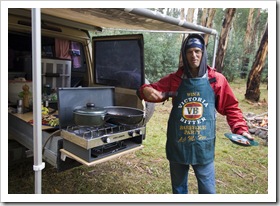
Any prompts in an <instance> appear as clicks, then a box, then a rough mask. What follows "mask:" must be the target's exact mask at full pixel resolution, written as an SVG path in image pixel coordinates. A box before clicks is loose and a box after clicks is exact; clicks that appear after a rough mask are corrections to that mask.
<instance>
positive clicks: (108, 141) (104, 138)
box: [101, 137, 111, 143]
mask: <svg viewBox="0 0 280 206" xmlns="http://www.w3.org/2000/svg"><path fill="white" fill-rule="evenodd" d="M101 140H102V141H103V142H104V143H110V142H111V139H110V138H109V137H103V138H101Z"/></svg>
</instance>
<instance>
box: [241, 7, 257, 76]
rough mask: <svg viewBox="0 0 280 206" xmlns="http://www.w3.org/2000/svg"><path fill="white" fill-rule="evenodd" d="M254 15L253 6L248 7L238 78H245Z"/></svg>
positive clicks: (248, 61)
mask: <svg viewBox="0 0 280 206" xmlns="http://www.w3.org/2000/svg"><path fill="white" fill-rule="evenodd" d="M253 16H254V8H250V10H249V15H248V20H247V28H246V33H245V39H244V53H243V57H242V67H241V73H240V78H241V79H245V78H246V76H247V72H248V66H249V63H250V53H251V51H252V50H251V46H250V44H249V43H250V37H251V33H252V21H253Z"/></svg>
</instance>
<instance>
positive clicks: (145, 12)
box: [124, 8, 218, 34]
mask: <svg viewBox="0 0 280 206" xmlns="http://www.w3.org/2000/svg"><path fill="white" fill-rule="evenodd" d="M124 11H125V12H128V13H132V14H137V15H139V16H144V17H147V18H150V19H154V20H158V21H162V22H167V23H169V24H173V25H177V26H181V27H184V28H187V29H193V30H195V31H199V32H203V33H206V34H216V33H218V32H217V31H216V30H215V29H209V28H207V27H203V26H199V25H197V24H193V23H190V22H187V21H185V20H180V19H177V18H174V17H171V16H167V15H164V14H162V13H160V12H157V11H152V10H149V9H144V8H125V9H124Z"/></svg>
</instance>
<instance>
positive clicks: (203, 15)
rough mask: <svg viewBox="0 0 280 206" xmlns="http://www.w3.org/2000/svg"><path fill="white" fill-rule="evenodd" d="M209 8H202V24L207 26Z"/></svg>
mask: <svg viewBox="0 0 280 206" xmlns="http://www.w3.org/2000/svg"><path fill="white" fill-rule="evenodd" d="M208 10H209V9H203V10H202V16H201V20H200V22H201V23H200V25H201V26H204V27H206V23H207V17H208Z"/></svg>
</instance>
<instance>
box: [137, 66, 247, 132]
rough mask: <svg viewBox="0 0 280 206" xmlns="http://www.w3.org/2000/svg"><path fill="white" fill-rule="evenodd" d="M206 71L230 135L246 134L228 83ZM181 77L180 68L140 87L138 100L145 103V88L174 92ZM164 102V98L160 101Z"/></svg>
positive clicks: (245, 126)
mask: <svg viewBox="0 0 280 206" xmlns="http://www.w3.org/2000/svg"><path fill="white" fill-rule="evenodd" d="M207 69H208V79H213V78H215V79H216V82H214V83H212V84H211V87H212V88H213V90H214V92H215V95H216V110H217V111H218V112H219V113H220V114H222V115H226V118H227V122H228V125H229V126H230V128H231V131H232V133H235V134H242V133H243V132H248V127H247V123H246V121H245V120H244V118H243V114H242V111H241V110H240V108H239V107H238V100H237V99H236V97H235V96H234V94H233V92H232V89H231V88H230V86H229V83H228V81H227V80H226V78H225V77H224V76H223V75H222V74H221V73H219V72H216V70H215V69H213V68H211V67H209V66H207ZM182 76H183V68H182V67H181V68H179V69H178V70H177V71H176V72H174V73H171V74H169V75H167V76H165V77H163V78H162V79H160V80H159V81H158V82H155V83H152V84H144V85H142V86H141V88H140V89H139V94H140V98H141V99H144V100H145V101H147V99H146V98H145V96H144V94H143V89H144V88H145V87H153V88H154V89H156V90H158V91H160V92H176V91H177V89H178V87H179V86H180V83H181V81H182ZM165 100H166V98H165V99H162V100H161V101H165Z"/></svg>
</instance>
